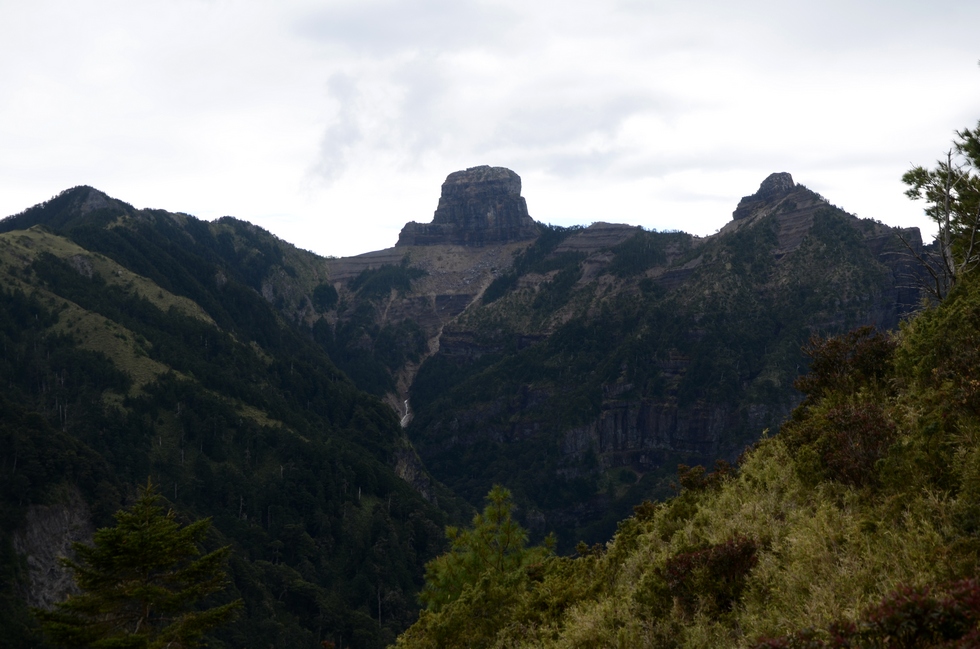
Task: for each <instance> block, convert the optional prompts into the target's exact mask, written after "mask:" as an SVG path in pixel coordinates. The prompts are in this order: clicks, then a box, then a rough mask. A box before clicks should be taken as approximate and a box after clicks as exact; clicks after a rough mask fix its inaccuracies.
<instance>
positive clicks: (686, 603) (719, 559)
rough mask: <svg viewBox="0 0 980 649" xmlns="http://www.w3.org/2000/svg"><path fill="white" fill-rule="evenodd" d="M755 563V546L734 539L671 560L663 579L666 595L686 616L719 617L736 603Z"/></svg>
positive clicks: (744, 539) (675, 556)
mask: <svg viewBox="0 0 980 649" xmlns="http://www.w3.org/2000/svg"><path fill="white" fill-rule="evenodd" d="M756 563H758V558H757V557H756V544H755V542H754V541H752V540H751V539H746V538H733V539H729V540H728V541H726V542H724V543H719V544H717V545H712V546H708V547H706V548H701V549H698V550H694V551H692V552H684V553H681V554H677V555H674V556H672V557H670V558H669V559H668V560H667V564H666V566H665V567H664V571H663V579H664V582H665V583H666V586H667V592H668V593H669V594H670V596H671V597H673V598H674V601H675V602H677V603H678V605H679V606H680V607H681V608H682V609H683V610H684V612H685V613H686V614H687V615H693V614H694V613H695V612H696V611H701V612H703V613H705V614H707V615H718V614H721V613H726V612H728V611H730V610H731V609H732V606H734V605H735V604H736V603H737V602H738V600H739V598H740V597H741V595H742V591H743V590H744V588H745V581H746V578H747V577H748V574H749V572H750V571H751V570H752V568H754V567H755V565H756Z"/></svg>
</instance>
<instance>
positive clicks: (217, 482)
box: [0, 188, 457, 647]
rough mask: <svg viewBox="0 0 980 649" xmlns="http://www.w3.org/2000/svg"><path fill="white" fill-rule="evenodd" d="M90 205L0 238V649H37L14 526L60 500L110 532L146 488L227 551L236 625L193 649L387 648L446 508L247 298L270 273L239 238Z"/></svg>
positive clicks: (312, 350)
mask: <svg viewBox="0 0 980 649" xmlns="http://www.w3.org/2000/svg"><path fill="white" fill-rule="evenodd" d="M92 192H93V190H89V189H88V188H79V189H77V190H72V191H69V192H66V193H65V194H63V195H60V196H59V197H56V198H55V199H54V200H52V201H50V202H49V203H47V204H45V205H42V206H39V207H38V208H34V209H33V210H29V211H28V212H25V213H24V214H22V215H19V216H17V217H14V218H12V219H8V220H6V221H4V222H3V224H4V228H3V229H4V230H7V232H6V233H5V234H3V235H0V239H2V241H0V264H2V267H0V274H2V275H3V277H4V282H3V291H2V295H0V300H2V305H3V308H2V309H0V327H2V328H0V337H2V350H3V355H2V361H0V375H2V380H3V383H4V385H5V391H4V395H3V402H2V408H3V412H4V414H3V417H2V426H3V428H2V434H3V442H2V448H3V460H2V462H0V489H2V494H3V497H2V500H0V507H2V516H3V520H4V525H3V530H4V532H3V539H2V543H3V557H4V559H3V571H4V573H5V575H7V577H9V578H5V579H4V581H3V583H4V587H3V588H4V590H3V595H2V596H3V598H4V602H5V603H6V605H5V606H4V608H3V612H2V615H3V620H2V623H0V626H2V627H3V628H4V635H5V644H6V646H24V647H33V646H40V645H42V644H43V642H44V641H43V638H42V636H41V635H39V633H38V629H37V626H36V623H35V622H34V621H32V619H31V617H30V615H29V614H28V611H27V609H26V605H25V603H24V601H23V600H22V599H21V597H20V596H21V595H22V593H23V592H25V589H28V588H29V585H28V583H27V579H28V571H27V567H26V565H25V564H23V562H22V559H19V558H18V557H17V555H16V553H15V552H14V550H13V545H12V543H13V538H12V532H13V531H14V530H18V529H23V526H24V525H25V524H26V518H25V517H26V515H27V513H28V510H29V508H30V507H31V506H32V505H45V506H57V505H59V504H64V503H69V502H76V501H75V500H74V499H73V498H72V497H71V494H72V493H79V494H80V495H81V499H82V501H83V502H84V503H85V504H84V507H86V508H87V510H88V511H89V513H90V517H91V520H92V522H93V523H94V525H95V526H104V525H108V524H110V523H111V520H112V519H111V516H112V514H113V513H114V512H115V511H116V510H117V509H118V508H119V507H121V506H123V505H125V504H127V503H128V502H131V500H132V498H134V497H135V488H136V485H139V484H143V483H145V482H146V480H147V477H151V478H152V479H153V481H154V482H155V483H156V484H159V485H160V488H161V491H162V493H163V495H164V496H165V497H166V498H167V499H168V501H169V502H170V503H171V504H172V506H173V507H174V508H175V509H176V510H177V511H178V512H180V514H181V516H182V517H184V518H185V519H186V520H193V519H195V518H200V517H206V516H210V517H213V520H214V526H213V531H212V533H211V534H210V535H209V537H208V538H207V539H206V545H207V546H209V547H211V548H214V547H218V546H220V545H222V544H225V543H230V544H231V545H232V547H233V552H232V554H231V557H230V561H229V569H230V574H231V578H232V588H231V589H229V590H228V591H227V592H226V593H224V594H223V595H222V597H225V598H228V599H229V600H230V599H234V598H236V597H241V598H242V599H243V600H244V603H245V606H244V609H243V611H242V613H241V615H240V617H239V619H238V620H237V621H236V623H235V624H233V625H230V626H225V627H222V628H220V629H218V630H217V631H215V632H214V634H213V637H212V638H211V646H243V645H250V646H283V647H285V646H290V647H294V646H316V645H318V643H319V642H320V641H321V640H330V641H334V642H337V643H341V644H343V646H361V647H372V646H376V647H380V646H384V645H385V644H386V643H388V642H391V641H392V640H393V639H394V637H395V634H396V633H397V632H398V631H399V630H401V629H402V628H404V626H405V625H407V624H408V623H410V622H411V620H412V619H413V618H414V616H415V614H416V611H417V610H418V604H417V601H416V595H415V594H416V593H417V592H418V590H419V588H420V587H421V585H422V564H423V563H424V562H425V561H426V560H427V559H429V558H431V557H433V556H435V554H437V553H438V552H439V551H441V550H442V549H443V547H444V545H443V544H444V537H443V532H442V528H443V526H444V525H445V524H446V523H447V522H449V521H451V520H452V519H451V518H449V517H447V514H446V512H447V511H448V512H450V513H452V512H455V511H456V507H457V506H456V505H454V504H453V503H454V500H453V497H452V496H451V495H450V494H448V493H442V494H440V495H441V496H442V497H441V498H440V499H439V500H440V504H441V508H437V507H435V506H434V505H432V504H430V503H428V502H426V501H425V500H423V499H422V498H421V497H420V496H419V494H418V493H417V492H416V491H415V490H414V489H412V487H410V486H409V485H408V484H406V483H405V482H404V481H403V480H402V479H401V478H399V477H398V476H396V475H395V473H394V470H393V466H394V464H395V456H396V455H398V454H404V453H405V452H406V449H407V448H408V447H407V443H406V442H405V441H404V439H403V437H402V433H401V431H400V429H399V426H398V422H397V418H396V416H395V415H394V413H392V412H391V410H390V409H389V408H388V407H387V406H385V405H384V404H382V403H381V402H380V401H378V400H377V399H376V398H374V397H372V396H369V395H367V394H365V393H364V392H362V391H360V390H359V389H357V388H356V387H355V385H354V384H353V383H351V381H350V380H349V379H348V378H347V377H346V376H345V375H344V374H343V373H342V372H341V371H340V370H338V369H337V368H336V366H334V364H333V363H332V362H331V360H330V358H329V357H328V356H327V354H326V353H325V352H324V351H323V349H322V347H320V346H319V345H317V344H316V342H315V341H314V340H313V339H312V337H311V336H310V335H309V334H308V333H307V334H304V333H303V332H302V330H300V329H297V328H296V327H295V326H292V325H290V324H289V322H287V321H285V320H284V319H283V315H282V314H281V312H278V311H277V310H276V308H275V305H274V304H269V302H268V301H267V300H266V299H264V298H263V297H262V295H261V293H260V289H261V286H260V284H259V281H260V279H261V278H262V277H263V276H264V273H267V272H268V269H269V267H270V265H277V267H279V268H282V266H280V264H283V258H282V254H281V251H280V250H279V249H278V247H277V246H276V245H275V241H274V240H273V239H272V238H271V236H269V235H268V234H267V233H266V235H265V238H264V239H263V238H261V237H255V240H251V239H250V240H249V241H248V245H242V242H241V240H234V239H233V236H232V234H230V233H229V231H230V232H232V233H236V232H237V233H238V234H242V235H243V236H250V235H251V234H252V233H253V232H254V229H253V228H251V226H247V225H246V224H240V223H238V222H232V221H230V220H224V221H222V222H219V223H217V224H211V225H209V224H206V223H204V222H201V221H198V220H196V219H193V218H192V217H183V218H182V219H181V220H178V219H176V218H175V217H174V216H173V215H169V214H166V213H157V212H137V211H136V210H132V208H130V207H129V206H126V205H125V204H118V203H117V202H114V201H113V202H109V203H107V204H104V205H103V206H102V207H98V208H97V209H94V210H91V211H88V212H86V211H84V210H80V209H79V203H80V202H82V201H84V200H86V199H87V198H90V197H92V196H93V195H94V196H95V200H96V201H97V202H98V203H106V201H105V199H101V197H99V196H98V195H95V194H93V193H92ZM110 200H111V199H110ZM80 212H81V215H80V216H79V213H80ZM71 214H73V215H74V217H73V218H68V217H67V216H66V215H71ZM107 224H115V225H114V226H113V227H106V226H107ZM26 225H30V226H31V228H30V229H26V230H21V229H15V228H17V226H26ZM215 232H217V234H215ZM236 243H237V244H238V246H239V247H238V248H237V249H236V247H235V245H236ZM243 250H244V251H246V252H242V251H243ZM283 272H285V273H288V272H289V271H288V269H287V270H283Z"/></svg>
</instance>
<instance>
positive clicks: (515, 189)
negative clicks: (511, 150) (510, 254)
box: [397, 165, 540, 246]
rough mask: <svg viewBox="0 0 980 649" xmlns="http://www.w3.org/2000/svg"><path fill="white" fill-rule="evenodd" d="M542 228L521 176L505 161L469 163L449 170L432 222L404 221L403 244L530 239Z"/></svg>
mask: <svg viewBox="0 0 980 649" xmlns="http://www.w3.org/2000/svg"><path fill="white" fill-rule="evenodd" d="M539 233H540V226H538V224H537V223H535V222H534V220H533V219H532V218H531V217H530V216H529V215H528V212H527V203H526V201H525V200H524V198H523V197H522V196H521V177H520V176H518V175H517V174H516V173H514V172H513V171H511V170H510V169H505V168H504V167H489V166H486V165H483V166H479V167H470V168H469V169H466V170H465V171H457V172H454V173H451V174H449V176H448V177H447V178H446V182H444V183H443V185H442V195H441V196H440V198H439V206H438V207H437V208H436V212H435V215H434V217H433V219H432V223H427V224H423V223H416V222H415V221H412V222H410V223H408V224H406V225H405V227H404V228H403V229H402V231H401V234H400V235H399V237H398V244H397V245H398V246H424V245H436V244H455V245H465V246H485V245H493V244H501V243H508V242H512V241H525V240H527V239H533V238H534V237H536V236H538V234H539Z"/></svg>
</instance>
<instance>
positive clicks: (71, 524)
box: [13, 491, 95, 609]
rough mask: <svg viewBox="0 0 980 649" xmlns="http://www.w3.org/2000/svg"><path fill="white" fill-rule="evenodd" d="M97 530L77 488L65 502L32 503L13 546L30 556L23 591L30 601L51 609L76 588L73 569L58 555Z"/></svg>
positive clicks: (67, 554) (68, 552)
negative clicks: (55, 503)
mask: <svg viewBox="0 0 980 649" xmlns="http://www.w3.org/2000/svg"><path fill="white" fill-rule="evenodd" d="M94 532H95V529H94V527H93V526H92V523H91V517H90V515H89V511H88V508H87V507H86V505H85V501H84V500H82V497H81V494H79V493H77V492H76V491H72V492H71V493H70V494H69V498H68V502H67V503H65V504H57V505H50V506H46V505H31V507H30V508H29V509H28V510H27V521H26V522H25V524H24V526H23V527H22V528H21V529H19V530H17V531H16V532H14V535H13V544H14V550H15V551H16V552H17V553H18V554H22V555H25V557H26V559H27V569H28V580H29V584H28V588H27V589H26V591H25V592H24V593H23V595H24V599H25V600H26V601H27V603H28V605H30V606H38V607H41V608H46V609H50V608H51V607H53V606H54V604H55V603H56V602H60V601H62V600H63V599H65V596H67V595H68V594H69V593H72V592H76V588H75V581H74V579H73V578H72V574H71V572H70V571H69V570H68V569H67V568H65V567H64V566H63V565H61V563H60V562H59V561H58V559H59V557H71V556H73V555H74V552H73V551H72V547H71V544H72V543H73V542H75V541H81V542H84V543H87V542H90V541H91V539H92V535H93V534H94Z"/></svg>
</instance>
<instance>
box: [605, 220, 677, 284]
mask: <svg viewBox="0 0 980 649" xmlns="http://www.w3.org/2000/svg"><path fill="white" fill-rule="evenodd" d="M672 244H673V245H676V246H678V248H679V249H686V248H689V247H690V245H691V235H689V234H687V233H685V232H645V231H641V232H638V233H637V234H636V235H634V236H633V237H631V238H630V239H627V240H626V241H624V242H623V243H621V244H619V245H618V246H615V247H614V248H613V249H612V251H613V252H614V253H616V256H615V257H614V258H613V260H612V262H611V263H610V264H609V272H610V273H612V274H613V275H615V276H616V277H633V276H635V275H639V274H641V273H643V272H645V271H647V270H649V269H650V268H653V267H655V266H664V265H666V263H667V246H669V245H672Z"/></svg>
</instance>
